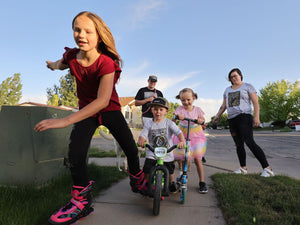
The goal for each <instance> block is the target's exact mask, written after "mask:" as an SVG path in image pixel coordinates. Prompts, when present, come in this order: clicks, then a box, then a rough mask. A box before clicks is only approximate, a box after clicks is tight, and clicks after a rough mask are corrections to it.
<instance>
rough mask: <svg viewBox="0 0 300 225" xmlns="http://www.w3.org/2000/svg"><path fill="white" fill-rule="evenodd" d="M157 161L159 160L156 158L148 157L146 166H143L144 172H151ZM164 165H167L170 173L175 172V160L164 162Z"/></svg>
mask: <svg viewBox="0 0 300 225" xmlns="http://www.w3.org/2000/svg"><path fill="white" fill-rule="evenodd" d="M156 161H157V160H154V159H146V160H145V164H144V168H143V170H144V173H150V169H151V168H152V167H154V166H155V165H156ZM164 165H165V166H166V167H167V169H168V170H169V173H170V174H173V173H174V169H175V164H174V161H172V162H164Z"/></svg>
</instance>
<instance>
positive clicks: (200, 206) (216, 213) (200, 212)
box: [76, 158, 226, 225]
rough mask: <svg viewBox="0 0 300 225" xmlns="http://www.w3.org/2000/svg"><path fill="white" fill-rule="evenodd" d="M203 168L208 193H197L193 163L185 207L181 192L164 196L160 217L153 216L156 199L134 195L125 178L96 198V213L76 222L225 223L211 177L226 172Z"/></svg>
mask: <svg viewBox="0 0 300 225" xmlns="http://www.w3.org/2000/svg"><path fill="white" fill-rule="evenodd" d="M90 162H95V163H99V164H100V165H109V164H112V165H115V158H113V159H112V158H103V159H91V160H90ZM141 165H143V162H141ZM204 165H205V164H204ZM204 169H205V177H206V183H207V185H208V193H207V194H200V193H199V192H198V176H197V172H196V167H195V165H194V164H192V169H191V170H192V171H191V172H189V179H188V191H187V198H186V202H185V204H181V203H180V197H179V193H176V194H172V195H170V196H169V197H165V200H164V201H162V202H161V206H160V207H161V208H160V214H159V215H158V216H153V215H152V204H153V199H152V198H149V197H143V196H142V195H141V194H137V193H133V192H132V191H131V190H130V186H129V178H126V179H124V180H122V181H121V182H119V183H117V184H115V185H113V186H112V187H111V188H109V189H107V190H106V191H104V192H102V193H101V194H100V195H99V196H98V197H96V198H95V203H94V209H95V211H94V213H93V214H91V215H89V216H88V217H86V218H85V219H84V220H82V221H79V222H77V223H76V225H77V224H78V225H83V224H89V225H99V224H104V225H118V224H122V225H141V224H143V225H154V224H172V225H177V224H178V225H179V224H180V225H182V224H189V225H194V224H195V225H196V224H197V225H199V224H200V225H202V224H203V225H207V224H212V225H223V224H226V223H225V220H224V219H223V216H222V212H221V210H220V209H219V208H218V206H217V204H218V202H217V199H216V197H215V193H214V191H213V190H212V189H211V188H210V187H209V186H210V184H211V183H212V181H211V179H210V176H211V175H212V174H214V173H217V172H224V170H222V169H217V168H214V167H213V166H209V165H208V164H207V165H205V167H204ZM225 172H226V171H225ZM178 173H179V171H178V170H177V169H176V171H175V174H178Z"/></svg>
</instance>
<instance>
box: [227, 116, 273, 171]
mask: <svg viewBox="0 0 300 225" xmlns="http://www.w3.org/2000/svg"><path fill="white" fill-rule="evenodd" d="M228 122H229V128H230V133H231V136H232V138H233V140H234V142H235V145H236V152H237V155H238V158H239V161H240V166H241V167H243V166H246V151H245V148H244V143H246V145H247V146H248V147H249V149H250V150H251V152H252V153H253V154H254V156H255V157H256V158H257V160H258V161H259V162H260V164H261V166H262V168H266V167H268V166H269V164H268V161H267V159H266V156H265V153H264V152H263V150H262V149H261V148H260V147H259V146H258V145H257V144H256V143H255V141H254V139H253V117H252V115H250V114H240V115H238V116H237V117H234V118H232V119H229V120H228Z"/></svg>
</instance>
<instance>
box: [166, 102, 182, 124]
mask: <svg viewBox="0 0 300 225" xmlns="http://www.w3.org/2000/svg"><path fill="white" fill-rule="evenodd" d="M179 106H180V105H179V104H178V103H173V102H169V110H168V114H167V115H166V118H168V119H170V120H172V119H173V117H174V112H175V110H176V109H177V108H178V107H179Z"/></svg>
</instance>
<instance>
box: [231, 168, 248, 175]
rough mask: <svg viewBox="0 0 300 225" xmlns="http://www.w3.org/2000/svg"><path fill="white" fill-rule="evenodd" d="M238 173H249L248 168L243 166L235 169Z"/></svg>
mask: <svg viewBox="0 0 300 225" xmlns="http://www.w3.org/2000/svg"><path fill="white" fill-rule="evenodd" d="M234 173H236V174H244V175H245V174H247V169H243V168H242V167H240V168H238V169H237V170H236V171H234Z"/></svg>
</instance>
